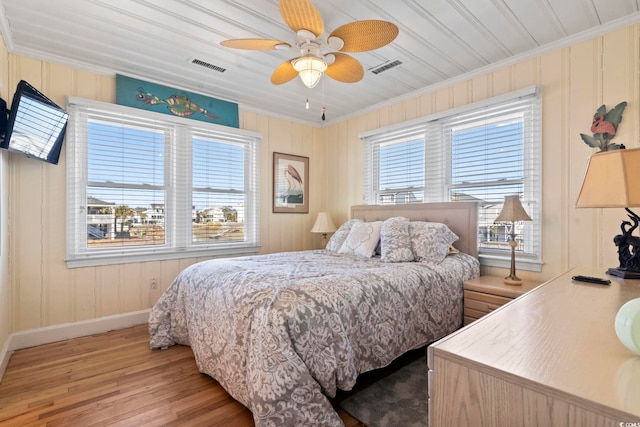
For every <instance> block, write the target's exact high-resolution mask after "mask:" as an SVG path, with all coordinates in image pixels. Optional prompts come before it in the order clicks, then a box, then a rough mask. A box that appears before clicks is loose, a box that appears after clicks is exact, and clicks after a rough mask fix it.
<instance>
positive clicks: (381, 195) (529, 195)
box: [362, 88, 541, 270]
mask: <svg viewBox="0 0 640 427" xmlns="http://www.w3.org/2000/svg"><path fill="white" fill-rule="evenodd" d="M540 127H541V124H540V96H539V93H538V91H537V89H536V88H532V89H530V90H526V91H524V93H523V92H519V93H517V94H513V95H507V96H503V97H500V98H497V99H494V100H489V101H488V102H485V103H483V104H482V105H474V104H472V105H470V106H467V107H464V108H462V109H457V110H452V111H449V112H443V113H440V114H438V115H437V116H433V117H427V118H422V119H417V120H413V121H411V122H408V123H405V124H400V125H394V126H391V127H389V128H386V129H381V130H376V131H372V132H368V133H365V134H363V135H362V138H363V139H364V141H365V150H364V151H365V160H364V170H365V177H364V186H365V188H364V194H365V203H371V204H398V203H420V202H448V201H472V202H476V203H477V204H478V223H479V227H478V249H479V253H480V258H481V261H482V262H483V264H484V265H496V266H503V265H502V261H501V259H504V258H506V257H507V255H508V253H509V252H510V250H511V248H510V247H509V245H508V241H509V238H508V233H509V230H507V228H506V226H505V225H503V224H494V220H495V219H496V218H497V216H498V214H499V213H500V210H501V209H502V204H503V201H504V197H505V196H508V195H518V196H520V198H521V200H522V202H523V206H524V207H525V210H527V212H528V214H529V215H530V216H531V218H532V219H533V221H532V222H531V223H529V222H527V223H517V224H516V241H517V243H518V246H517V248H516V250H517V251H518V253H519V256H520V258H521V259H522V260H524V265H526V262H527V261H528V262H529V263H530V265H529V266H528V269H531V270H537V269H539V266H540V253H541V249H540V246H541V243H540V235H541V230H540V228H541V226H540V212H541V207H540V191H541V182H540V175H541V164H540V156H541V154H540V153H541V150H540ZM519 264H521V265H522V264H523V263H522V262H521V261H519ZM524 268H527V267H524Z"/></svg>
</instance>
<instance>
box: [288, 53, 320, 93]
mask: <svg viewBox="0 0 640 427" xmlns="http://www.w3.org/2000/svg"><path fill="white" fill-rule="evenodd" d="M291 65H293V68H294V69H295V70H296V71H297V72H298V75H299V76H300V80H302V83H304V85H305V86H306V87H308V88H309V89H311V88H312V87H315V86H316V85H317V84H318V82H319V81H320V77H322V73H323V72H324V71H325V70H326V69H327V63H326V62H324V61H323V60H322V59H321V58H318V57H317V56H313V55H305V56H301V57H300V58H296V59H294V60H293V61H291Z"/></svg>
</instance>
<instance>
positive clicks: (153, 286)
mask: <svg viewBox="0 0 640 427" xmlns="http://www.w3.org/2000/svg"><path fill="white" fill-rule="evenodd" d="M149 287H150V288H151V289H158V279H156V278H155V277H152V278H151V280H149Z"/></svg>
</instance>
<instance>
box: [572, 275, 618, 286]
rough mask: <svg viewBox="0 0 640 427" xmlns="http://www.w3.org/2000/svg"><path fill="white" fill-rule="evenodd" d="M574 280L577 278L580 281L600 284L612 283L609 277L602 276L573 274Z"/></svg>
mask: <svg viewBox="0 0 640 427" xmlns="http://www.w3.org/2000/svg"><path fill="white" fill-rule="evenodd" d="M572 279H573V280H577V281H578V282H589V283H597V284H599V285H608V284H610V283H611V280H609V279H602V278H600V277H592V276H582V275H578V276H573V277H572Z"/></svg>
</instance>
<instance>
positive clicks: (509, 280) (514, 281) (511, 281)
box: [504, 275, 522, 286]
mask: <svg viewBox="0 0 640 427" xmlns="http://www.w3.org/2000/svg"><path fill="white" fill-rule="evenodd" d="M504 284H505V285H511V286H520V285H522V280H520V279H519V278H518V277H517V276H513V275H509V276H507V277H505V278H504Z"/></svg>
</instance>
